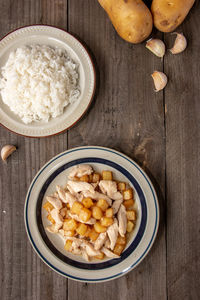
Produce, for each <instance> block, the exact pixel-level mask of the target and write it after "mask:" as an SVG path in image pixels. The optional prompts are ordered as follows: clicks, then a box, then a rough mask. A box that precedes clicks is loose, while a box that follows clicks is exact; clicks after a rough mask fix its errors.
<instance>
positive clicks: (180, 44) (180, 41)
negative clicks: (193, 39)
mask: <svg viewBox="0 0 200 300" xmlns="http://www.w3.org/2000/svg"><path fill="white" fill-rule="evenodd" d="M172 34H176V35H177V36H176V39H175V42H174V46H173V47H172V48H171V49H170V50H169V51H170V52H171V53H172V54H178V53H181V52H183V51H184V50H185V48H186V47H187V40H186V38H185V37H184V35H183V34H182V33H177V32H173V33H172Z"/></svg>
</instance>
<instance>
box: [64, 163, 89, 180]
mask: <svg viewBox="0 0 200 300" xmlns="http://www.w3.org/2000/svg"><path fill="white" fill-rule="evenodd" d="M92 172H93V169H92V167H91V166H89V165H77V166H74V167H73V168H72V169H71V171H70V173H69V176H68V178H70V179H72V178H73V177H75V176H76V177H81V176H83V175H90V174H92Z"/></svg>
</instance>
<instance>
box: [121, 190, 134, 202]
mask: <svg viewBox="0 0 200 300" xmlns="http://www.w3.org/2000/svg"><path fill="white" fill-rule="evenodd" d="M123 197H124V200H130V199H133V189H132V188H129V189H128V190H125V191H123Z"/></svg>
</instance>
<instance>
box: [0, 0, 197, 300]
mask: <svg viewBox="0 0 200 300" xmlns="http://www.w3.org/2000/svg"><path fill="white" fill-rule="evenodd" d="M0 11H1V17H0V36H1V37H3V36H4V35H5V34H6V33H7V32H9V31H10V30H13V29H15V28H17V27H20V26H23V25H29V24H36V23H37V24H51V25H56V26H59V27H61V28H64V29H66V30H68V31H69V32H71V33H72V34H75V35H76V36H78V37H79V38H80V40H82V41H84V42H85V43H86V45H87V46H88V48H89V50H90V51H91V53H92V54H93V57H94V60H95V63H96V69H97V75H98V76H97V78H98V80H97V91H96V96H95V99H94V101H93V103H92V105H91V107H90V109H89V111H88V112H87V114H86V115H85V116H84V118H82V120H81V121H80V122H78V124H77V125H75V126H74V127H73V128H72V129H70V130H69V131H67V132H65V133H63V134H60V135H58V136H54V137H49V138H42V139H37V138H34V139H31V138H25V137H21V136H18V135H16V134H13V133H10V132H9V131H8V130H6V129H4V128H0V145H1V146H3V145H4V144H14V145H17V146H18V151H16V152H15V153H14V154H13V155H12V157H11V158H10V159H9V161H8V163H7V164H3V163H2V162H1V163H0V176H1V180H0V196H1V202H0V212H1V223H0V224H1V247H0V251H1V260H0V261H1V262H0V264H1V266H0V290H1V300H7V299H12V300H18V299H22V300H25V299H31V300H32V299H34V300H36V299H37V300H40V299H41V300H50V299H53V300H54V299H58V300H62V299H70V300H79V299H80V300H82V299H87V300H90V299H95V300H101V299H109V300H114V299H115V300H117V299H123V300H124V299H144V300H150V299H152V300H164V299H173V300H175V299H177V300H179V299H180V300H183V299H184V300H186V299H189V300H198V299H200V279H199V278H200V258H199V257H200V238H199V237H200V203H199V200H200V197H199V194H200V188H199V176H200V171H199V170H200V164H199V163H200V126H199V124H200V99H199V98H200V71H199V70H200V43H199V41H200V39H199V28H200V7H199V1H196V4H195V5H194V7H193V8H192V10H191V12H190V14H189V16H188V17H187V19H186V20H185V22H184V23H183V24H182V25H181V26H180V27H179V28H178V31H179V32H183V33H184V34H185V35H186V37H187V38H188V48H187V49H186V51H185V52H184V53H182V54H180V55H174V56H173V55H171V54H170V53H169V52H167V54H166V56H165V58H164V60H163V61H162V60H160V59H159V58H157V57H155V56H154V55H153V54H152V53H151V52H149V51H148V50H147V49H146V48H145V43H143V44H140V45H131V44H128V43H126V42H125V41H123V40H122V39H121V38H120V37H119V36H118V35H117V34H116V32H115V31H114V29H113V27H112V25H111V23H110V21H109V19H108V18H107V16H106V14H105V12H104V11H103V9H102V8H101V7H100V5H99V4H98V2H97V1H94V0H90V1H89V0H68V1H67V0H18V1H16V0H15V1H12V0H8V1H5V0H0ZM153 36H154V37H158V38H162V39H163V40H164V41H165V42H166V45H168V46H169V47H170V46H171V45H172V43H173V42H172V41H173V36H171V35H170V34H162V33H160V32H157V31H156V30H154V31H153ZM154 70H160V71H163V70H164V72H165V73H166V74H167V76H168V78H169V83H168V85H167V87H166V89H165V90H164V91H163V92H159V93H155V92H154V87H153V82H152V79H151V76H150V74H151V73H152V72H153V71H154ZM82 145H101V146H107V147H111V148H114V149H117V150H119V151H122V152H123V153H125V154H127V155H129V156H130V157H131V158H133V159H134V160H136V161H137V162H138V163H139V164H140V165H141V166H142V167H143V168H144V169H145V170H146V172H147V173H148V175H149V176H150V178H151V180H152V182H153V184H154V186H155V188H156V190H157V194H158V197H159V203H160V209H161V220H160V227H159V232H158V236H157V239H156V242H155V244H154V246H153V248H152V250H151V251H150V253H149V255H148V256H147V257H146V258H145V259H144V261H143V262H142V263H141V264H140V265H139V266H138V267H137V268H136V269H135V270H133V271H132V272H130V273H129V274H128V275H126V276H124V277H122V278H120V279H117V280H114V281H111V282H107V283H101V284H87V283H78V282H75V281H72V280H67V279H65V278H63V277H61V276H59V275H58V274H56V273H55V272H53V271H52V270H50V268H48V267H47V266H46V265H45V264H44V263H43V262H42V261H41V260H40V259H39V257H38V256H37V255H36V254H35V252H34V251H33V249H32V247H31V245H30V243H29V241H28V238H27V235H26V232H25V227H24V219H23V208H24V199H25V195H26V192H27V189H28V187H29V184H30V182H31V180H32V178H33V177H34V175H35V174H36V172H37V171H38V170H39V169H40V168H41V167H42V166H43V164H44V163H46V162H47V161H48V160H49V159H50V158H52V157H53V156H54V155H56V154H58V153H60V152H62V151H64V150H66V149H69V148H72V147H76V146H82Z"/></svg>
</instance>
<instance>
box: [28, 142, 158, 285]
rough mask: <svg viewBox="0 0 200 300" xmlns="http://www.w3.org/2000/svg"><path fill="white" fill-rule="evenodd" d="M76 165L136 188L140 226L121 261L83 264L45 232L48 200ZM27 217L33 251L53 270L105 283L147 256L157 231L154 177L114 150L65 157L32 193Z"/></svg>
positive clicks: (83, 150) (43, 173)
mask: <svg viewBox="0 0 200 300" xmlns="http://www.w3.org/2000/svg"><path fill="white" fill-rule="evenodd" d="M77 164H79V165H80V164H89V165H91V166H92V167H93V168H94V169H95V170H97V171H98V172H102V170H110V171H112V172H113V174H114V176H115V178H116V179H117V180H120V181H124V182H128V183H129V185H130V186H131V187H132V188H133V189H134V199H135V203H136V205H137V222H136V226H135V229H134V231H133V233H132V235H131V236H130V239H129V240H128V242H127V245H126V248H125V249H124V251H123V252H122V254H121V256H120V257H119V258H114V259H108V258H107V259H103V260H101V261H97V260H94V261H90V262H87V261H84V260H83V259H82V258H81V257H79V256H78V255H73V254H71V253H69V252H67V251H65V250H64V244H63V240H62V239H61V238H60V237H59V236H57V235H54V234H51V233H48V232H47V230H46V229H45V228H46V225H47V224H48V221H47V219H46V215H45V212H44V209H42V206H43V204H44V201H45V200H44V199H45V197H46V195H49V194H51V193H52V192H53V191H55V187H56V185H57V184H60V185H64V184H65V183H66V178H67V176H68V174H69V171H70V168H71V167H73V166H75V165H77ZM24 218H25V227H26V231H27V235H28V238H29V240H30V242H31V244H32V246H33V248H34V250H35V251H36V253H37V254H38V255H39V257H40V258H41V259H42V260H43V262H44V263H46V264H47V265H48V266H49V267H50V268H51V269H52V270H54V271H56V272H57V273H59V274H61V275H63V276H65V277H68V278H70V279H74V280H78V281H85V282H102V281H108V280H112V279H115V278H118V277H121V276H123V275H124V274H126V273H127V272H129V271H131V270H133V269H134V268H135V267H136V266H137V265H138V264H139V263H141V261H142V260H143V259H144V257H145V256H146V255H147V254H148V252H149V250H150V249H151V247H152V245H153V242H154V240H155V237H156V234H157V230H158V225H159V205H158V199H157V196H156V192H155V190H154V188H153V186H152V183H151V181H150V179H149V178H148V176H147V175H146V173H145V172H144V171H143V170H142V169H141V168H140V167H139V166H138V165H137V164H136V163H135V162H134V161H133V160H132V159H130V158H129V157H127V156H126V155H124V154H122V153H120V152H117V151H115V150H113V149H109V148H103V147H97V146H87V147H79V148H74V149H70V150H67V151H65V152H63V153H60V154H59V155H57V156H55V157H54V158H52V159H51V160H50V161H49V162H48V163H47V164H46V165H44V166H43V167H42V168H41V170H40V171H39V172H38V173H37V175H36V176H35V178H34V179H33V181H32V183H31V185H30V187H29V190H28V192H27V196H26V201H25V208H24Z"/></svg>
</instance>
